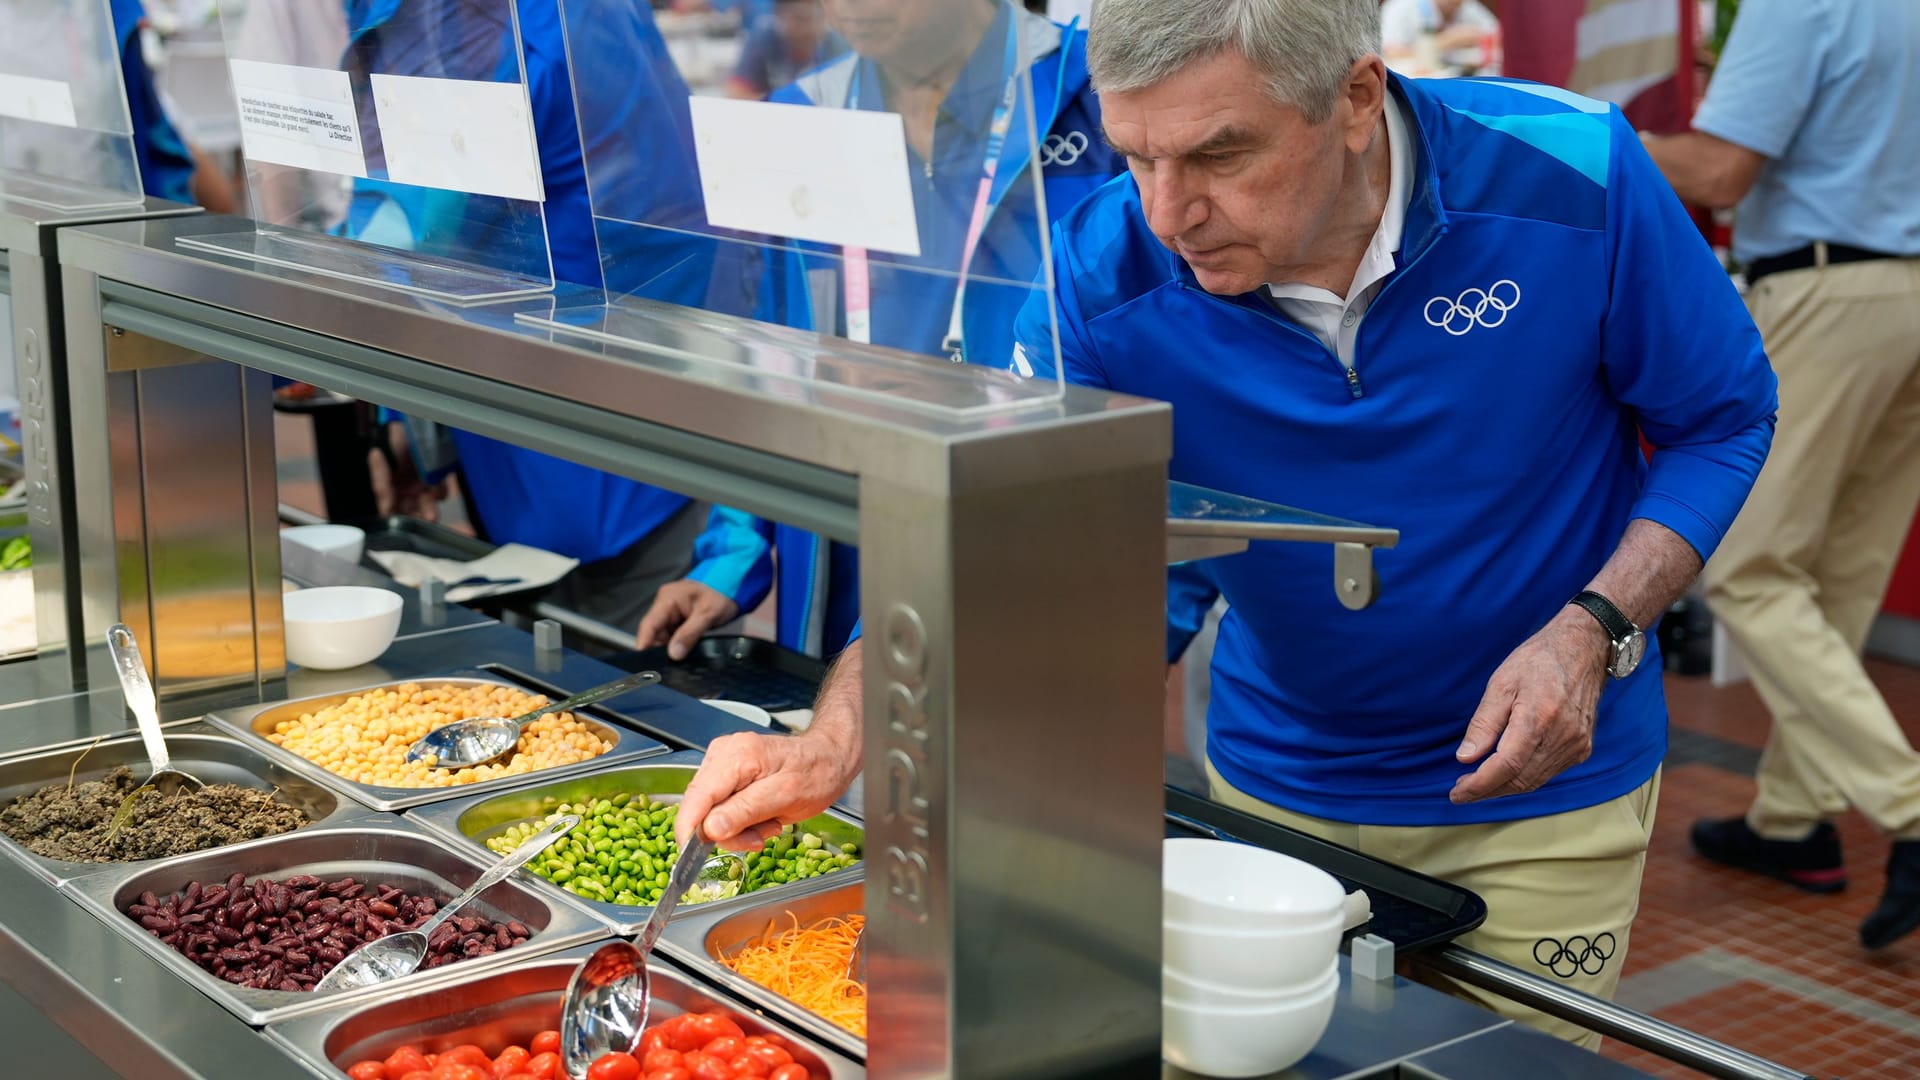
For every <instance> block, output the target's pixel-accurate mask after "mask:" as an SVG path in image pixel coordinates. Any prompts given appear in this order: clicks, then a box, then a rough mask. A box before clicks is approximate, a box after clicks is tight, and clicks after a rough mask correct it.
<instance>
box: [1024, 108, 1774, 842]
mask: <svg viewBox="0 0 1920 1080" xmlns="http://www.w3.org/2000/svg"><path fill="white" fill-rule="evenodd" d="M1392 88H1393V92H1394V93H1395V94H1397V95H1399V97H1400V100H1401V101H1402V102H1403V104H1404V105H1405V111H1406V116H1407V119H1408V122H1409V126H1410V128H1411V129H1412V131H1413V132H1414V133H1416V134H1415V140H1416V146H1415V152H1416V158H1417V160H1416V163H1415V167H1414V174H1415V175H1414V176H1413V177H1412V178H1411V179H1412V183H1411V189H1412V190H1411V198H1410V205H1409V207H1408V211H1407V218H1406V232H1405V238H1404V240H1403V248H1402V250H1401V251H1400V252H1399V256H1398V259H1397V265H1398V269H1397V270H1396V272H1395V273H1394V274H1393V276H1392V277H1391V278H1389V279H1388V282H1387V284H1386V285H1385V287H1384V288H1383V289H1382V290H1381V292H1380V293H1379V295H1378V297H1377V298H1376V299H1375V301H1374V302H1373V304H1372V306H1371V308H1370V309H1369V311H1368V312H1367V315H1366V318H1365V321H1364V322H1363V323H1362V324H1361V327H1360V334H1359V339H1358V345H1357V349H1356V357H1355V360H1356V371H1357V373H1358V375H1359V383H1358V384H1357V385H1355V386H1350V385H1349V381H1348V379H1347V376H1346V373H1345V371H1344V370H1343V369H1342V367H1341V365H1340V363H1339V360H1338V358H1337V357H1336V356H1335V355H1334V354H1333V353H1332V352H1330V351H1328V350H1327V348H1326V347H1325V346H1324V345H1322V344H1321V342H1320V341H1319V339H1318V338H1316V337H1314V336H1313V335H1312V334H1310V333H1308V332H1307V331H1305V330H1303V329H1301V328H1300V327H1298V326H1296V325H1294V324H1293V323H1291V322H1289V321H1288V320H1287V319H1286V318H1284V317H1283V316H1282V315H1280V314H1279V313H1278V312H1277V311H1276V310H1275V309H1274V308H1273V307H1272V306H1270V305H1269V304H1268V303H1267V302H1266V301H1265V300H1264V299H1263V298H1261V297H1260V296H1257V295H1249V296H1240V297H1222V296H1212V295H1209V294H1208V293H1206V292H1205V291H1203V290H1202V289H1201V288H1200V286H1199V284H1198V283H1197V281H1196V280H1195V278H1194V276H1193V274H1192V272H1191V270H1190V269H1189V268H1188V267H1187V265H1186V264H1185V263H1184V262H1183V261H1182V260H1180V259H1179V258H1178V257H1177V256H1175V255H1174V254H1172V253H1171V252H1169V251H1168V250H1167V249H1166V248H1165V247H1164V246H1162V245H1161V244H1160V242H1159V241H1158V240H1157V239H1155V237H1154V236H1153V235H1152V233H1151V232H1149V231H1148V229H1147V227H1146V224H1145V222H1144V218H1143V216H1142V213H1141V207H1140V196H1139V189H1138V188H1137V187H1136V186H1135V184H1134V183H1133V181H1132V179H1131V178H1123V179H1119V180H1116V181H1114V182H1113V183H1111V184H1109V185H1108V186H1107V187H1106V188H1104V189H1103V190H1101V191H1100V192H1099V193H1098V194H1097V195H1095V196H1094V197H1092V198H1091V199H1089V200H1087V201H1086V202H1085V203H1082V204H1081V205H1080V206H1079V207H1078V208H1076V209H1075V210H1074V211H1073V212H1072V213H1070V214H1068V215H1067V217H1066V218H1065V219H1064V220H1063V221H1061V222H1060V224H1059V225H1058V226H1057V227H1056V229H1055V232H1054V235H1055V240H1054V245H1053V250H1054V252H1055V257H1056V259H1057V260H1058V261H1057V262H1056V264H1055V265H1056V274H1057V276H1058V279H1059V305H1060V338H1061V348H1062V353H1061V356H1062V362H1063V363H1064V365H1065V374H1066V377H1067V379H1068V380H1069V381H1072V382H1075V383H1082V384H1086V385H1090V386H1098V387H1105V388H1109V389H1112V390H1116V391H1120V392H1123V393H1128V394H1136V395H1140V396H1143V397H1148V398H1158V399H1160V400H1164V401H1167V402H1170V403H1172V405H1173V407H1174V450H1173V461H1172V465H1171V475H1172V477H1173V478H1174V479H1176V480H1183V481H1188V482H1191V483H1195V484H1200V485H1203V486H1206V487H1212V488H1219V489H1223V490H1226V491H1233V492H1238V493H1243V494H1246V495H1250V496H1253V497H1256V498H1262V499H1268V500H1272V501H1274V502H1279V503H1284V504H1289V505H1294V506H1301V507H1307V508H1310V509H1313V510H1316V511H1319V512H1322V513H1329V514H1336V515H1339V516H1341V517H1347V518H1353V519H1357V520H1360V521H1367V522H1373V523H1377V524H1380V525H1387V526H1393V527H1396V528H1398V529H1399V530H1400V531H1401V538H1402V539H1401V544H1400V546H1399V547H1398V548H1395V549H1392V550H1387V551H1382V552H1380V553H1379V554H1378V556H1377V563H1378V566H1379V572H1380V577H1381V581H1382V593H1381V596H1380V599H1379V601H1378V602H1377V603H1375V604H1374V605H1373V606H1372V607H1371V608H1369V609H1367V610H1365V611H1361V612H1349V611H1346V610H1345V609H1343V608H1341V607H1340V605H1339V602H1338V601H1337V600H1336V599H1335V597H1334V593H1333V590H1332V589H1331V588H1329V587H1328V585H1327V552H1326V549H1325V548H1324V547H1316V546H1313V545H1307V544H1285V543H1264V544H1255V545H1253V547H1252V548H1251V549H1250V550H1249V551H1248V552H1246V553H1245V554H1243V555H1239V556H1235V557H1233V558H1226V559H1218V560H1213V561H1211V562H1209V563H1206V564H1205V566H1204V573H1205V576H1206V577H1207V578H1209V579H1211V580H1212V581H1213V582H1214V583H1215V584H1216V585H1218V587H1219V588H1220V590H1221V592H1222V593H1224V594H1225V596H1226V597H1227V600H1228V602H1229V603H1230V604H1231V605H1232V609H1231V611H1229V613H1228V614H1227V617H1226V620H1225V622H1224V624H1223V625H1222V626H1221V628H1220V639H1219V644H1218V646H1217V651H1216V652H1215V654H1214V661H1213V687H1212V702H1211V707H1210V711H1209V712H1208V716H1207V726H1208V744H1207V750H1208V755H1209V756H1210V757H1211V758H1212V759H1213V761H1214V764H1215V765H1216V767H1218V768H1219V770H1220V772H1221V774H1222V775H1223V776H1224V777H1225V778H1226V779H1227V781H1228V782H1230V783H1231V784H1233V785H1234V786H1235V787H1237V788H1239V789H1240V790H1242V791H1245V792H1247V793H1248V794H1250V795H1253V796H1255V797H1257V798H1260V799H1263V800H1266V801H1268V802H1271V803H1274V804H1276V805H1279V806H1282V807H1285V808H1287V809H1289V810H1293V811H1297V812H1300V813H1305V814H1311V815H1314V816H1318V817H1324V818H1331V819H1334V820H1339V821H1347V822H1355V823H1360V824H1376V825H1403V826H1420V825H1442V824H1449V825H1451V824H1464V823H1470V822H1486V821H1502V820H1512V819H1517V818H1530V817H1538V816H1543V815H1547V814H1554V813H1559V812H1562V811H1567V810H1574V809H1578V808H1583V807H1588V806H1594V805H1597V804H1599V803H1602V802H1606V801H1608V800H1611V799H1614V798H1617V797H1619V796H1621V795H1623V794H1625V793H1627V792H1629V791H1632V790H1633V789H1635V788H1636V787H1638V786H1639V785H1640V784H1642V783H1644V782H1645V781H1646V780H1647V779H1648V778H1649V777H1651V776H1652V775H1653V773H1654V770H1655V769H1656V768H1658V767H1659V764H1660V760H1661V758H1662V757H1663V755H1664V753H1665V749H1666V719H1667V716H1666V702H1665V698H1664V695H1663V691H1662V685H1661V664H1660V657H1659V655H1658V653H1657V650H1655V649H1653V648H1651V641H1650V642H1649V644H1650V648H1649V652H1648V656H1647V659H1646V662H1645V663H1643V664H1642V665H1641V667H1640V669H1639V670H1638V671H1637V672H1636V673H1635V674H1633V675H1632V676H1630V677H1629V678H1626V679H1624V680H1620V681H1617V682H1613V683H1611V684H1610V685H1608V686H1607V688H1606V689H1605V691H1604V692H1603V694H1602V696H1601V699H1600V705H1599V717H1598V721H1597V724H1596V727H1595V731H1594V739H1593V755H1592V757H1590V758H1589V759H1588V760H1587V761H1586V762H1584V763H1582V764H1580V765H1576V766H1574V767H1572V768H1570V769H1568V770H1566V771H1565V772H1563V773H1561V774H1560V775H1559V776H1558V777H1556V778H1555V779H1553V780H1552V781H1551V782H1549V783H1548V784H1547V785H1546V786H1545V787H1543V788H1541V789H1540V790H1538V791H1535V792H1532V793H1529V794H1525V795H1515V796H1509V797H1505V798H1499V799H1493V800H1490V801H1486V802H1479V803H1473V804H1469V805H1464V806H1455V805H1453V804H1451V803H1450V802H1448V799H1447V795H1448V792H1449V791H1450V790H1451V789H1452V788H1453V785H1454V783H1455V781H1456V780H1457V779H1458V778H1459V777H1460V776H1462V775H1464V774H1465V773H1467V772H1469V771H1470V769H1468V768H1466V767H1463V766H1462V765H1460V764H1459V763H1458V762H1457V761H1455V760H1454V756H1453V755H1454V751H1455V749H1456V748H1457V747H1458V746H1459V743H1460V740H1461V738H1462V736H1463V735H1464V734H1465V731H1466V726H1467V721H1468V719H1469V718H1470V717H1471V716H1472V715H1473V712H1474V710H1475V708H1476V707H1477V706H1478V704H1479V702H1480V699H1481V695H1482V694H1483V693H1484V691H1485V689H1486V685H1487V680H1488V679H1489V678H1490V677H1491V676H1492V675H1493V672H1494V670H1495V669H1496V668H1497V667H1498V666H1499V665H1500V663H1501V662H1502V661H1503V660H1505V659H1506V657H1507V655H1508V653H1510V652H1511V651H1512V650H1513V649H1514V648H1515V647H1516V646H1518V645H1520V644H1521V643H1522V642H1523V641H1525V640H1526V639H1527V638H1528V637H1530V636H1532V635H1533V634H1534V633H1535V632H1536V631H1537V630H1538V629H1539V628H1540V627H1542V626H1544V625H1545V624H1546V623H1547V621H1548V620H1549V619H1551V618H1552V617H1553V616H1554V615H1555V614H1556V613H1557V612H1558V611H1559V610H1560V609H1561V608H1562V607H1563V606H1564V605H1565V604H1566V603H1567V602H1568V600H1569V599H1570V598H1571V597H1572V596H1574V594H1576V593H1577V592H1579V591H1580V590H1581V589H1582V588H1584V587H1585V586H1586V584H1587V582H1588V581H1589V580H1591V578H1592V576H1593V574H1594V573H1595V572H1597V571H1598V570H1599V569H1600V567H1601V566H1602V565H1603V564H1604V563H1605V562H1606V560H1607V559H1608V557H1609V556H1610V555H1611V554H1612V553H1613V550H1614V548H1615V546H1616V545H1617V543H1618V541H1619V540H1620V537H1621V535H1622V533H1623V532H1624V531H1625V530H1626V527H1627V524H1628V522H1629V521H1630V520H1631V519H1633V518H1646V519H1649V520H1651V521H1654V522H1657V523H1659V524H1661V525H1664V526H1666V527H1667V528H1669V529H1672V530H1673V531H1674V532H1675V533H1677V534H1679V535H1680V536H1682V537H1684V538H1685V539H1686V540H1687V542H1688V543H1690V544H1691V545H1692V546H1693V548H1694V549H1695V550H1696V551H1697V552H1699V554H1700V555H1701V556H1702V558H1705V557H1706V556H1708V555H1711V554H1712V553H1713V550H1714V547H1715V546H1716V545H1717V544H1718V543H1719V541H1720V538H1721V536H1722V534H1723V533H1724V532H1725V530H1726V528H1727V527H1728V525H1730V524H1731V523H1732V521H1733V519H1734V515H1735V514H1736V513H1737V512H1738V511H1739V509H1740V506H1741V503H1742V502H1743V501H1744V500H1745V499H1746V496H1747V490H1748V488H1749V487H1750V486H1751V484H1752V482H1753V479H1754V477H1755V475H1756V474H1757V473H1758V472H1759V469H1760V465H1761V462H1762V461H1763V460H1764V459H1765V457H1766V452H1767V448H1768V446H1769V445H1770V443H1771V441H1772V433H1773V415H1774V408H1775V397H1774V387H1775V382H1774V376H1773V372H1772V370H1771V369H1770V368H1769V366H1768V364H1767V359H1766V356H1765V354H1764V353H1763V352H1762V349H1761V344H1760V339H1759V335H1758V333H1757V332H1756V331H1755V330H1754V326H1753V323H1752V321H1751V320H1750V319H1749V318H1748V317H1747V312H1746V308H1745V307H1744V305H1743V304H1742V303H1741V300H1740V297H1739V295H1738V294H1737V293H1736V292H1735V290H1734V288H1733V286H1732V285H1731V284H1730V283H1729V282H1728V280H1727V275H1726V273H1725V272H1724V271H1723V270H1722V269H1721V267H1720V265H1719V263H1718V262H1717V261H1716V260H1715V259H1714V257H1713V255H1712V253H1711V252H1710V251H1709V250H1708V248H1707V246H1706V244H1705V243H1704V242H1703V241H1702V240H1701V238H1700V235H1699V232H1698V231H1697V230H1695V229H1694V228H1693V227H1692V225H1691V223H1690V222H1689V220H1688V218H1687V216H1686V213H1685V212H1684V211H1683V210H1682V209H1681V206H1680V203H1679V201H1678V200H1677V199H1676V198H1675V197H1674V195H1673V192H1672V190H1671V189H1670V188H1669V187H1668V186H1667V183H1666V181H1665V180H1664V179H1663V178H1662V177H1661V175H1660V173H1659V172H1658V170H1656V169H1655V167H1654V166H1653V164H1652V162H1651V161H1650V160H1649V159H1648V158H1647V156H1646V154H1645V152H1644V151H1643V150H1642V149H1641V146H1640V141H1639V139H1638V137H1637V136H1636V135H1635V134H1634V131H1633V129H1632V128H1631V127H1630V126H1629V125H1628V124H1627V123H1626V121H1625V120H1624V119H1623V118H1622V117H1621V115H1620V113H1619V111H1618V110H1617V109H1613V108H1612V107H1610V106H1607V105H1603V104H1600V103H1597V102H1593V101H1588V100H1586V99H1584V98H1579V97H1576V96H1574V95H1572V94H1569V93H1567V92H1565V91H1560V90H1554V89H1551V88H1546V87H1540V86H1533V85H1528V84H1521V83H1514V82H1503V81H1473V80H1458V81H1441V82H1423V81H1415V80H1404V79H1399V78H1397V77H1396V78H1394V79H1393V81H1392ZM1046 326H1047V322H1046V312H1045V311H1044V310H1043V309H1042V308H1040V307H1038V306H1034V305H1030V306H1029V307H1028V308H1027V309H1026V310H1025V311H1023V312H1022V313H1021V316H1020V324H1019V328H1018V334H1019V337H1020V340H1021V341H1022V342H1023V343H1024V346H1023V351H1024V353H1025V355H1026V357H1027V360H1028V366H1029V367H1030V368H1032V369H1034V370H1035V371H1036V373H1044V374H1046V375H1048V376H1049V377H1050V376H1051V374H1052V369H1051V365H1050V364H1049V363H1047V362H1046V361H1048V360H1050V359H1051V342H1052V335H1051V334H1050V333H1049V332H1048V331H1047V329H1046ZM1043 346H1044V347H1043ZM1018 366H1019V365H1017V364H1016V369H1018ZM1639 433H1644V434H1645V436H1646V437H1647V439H1648V441H1649V442H1651V443H1652V444H1653V445H1654V446H1655V447H1656V452H1655V453H1654V455H1653V459H1652V463H1651V467H1649V465H1648V463H1647V461H1646V459H1645V458H1644V457H1643V455H1642V454H1641V452H1640V447H1639V444H1638V440H1637V435H1638V434H1639ZM1650 636H1651V635H1650Z"/></svg>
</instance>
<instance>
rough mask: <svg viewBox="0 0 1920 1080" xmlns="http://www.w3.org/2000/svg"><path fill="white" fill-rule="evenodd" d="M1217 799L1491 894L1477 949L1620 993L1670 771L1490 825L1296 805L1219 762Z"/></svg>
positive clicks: (1570, 982)
mask: <svg viewBox="0 0 1920 1080" xmlns="http://www.w3.org/2000/svg"><path fill="white" fill-rule="evenodd" d="M1207 779H1208V780H1209V781H1210V782H1211V783H1212V785H1213V795H1212V797H1213V799H1214V801H1216V802H1220V803H1224V804H1226V805H1228V806H1231V807H1233V808H1234V809H1236V810H1241V811H1244V812H1246V813H1249V814H1253V815H1255V816H1258V817H1263V818H1266V819H1267V820H1269V821H1274V822H1278V823H1279V824H1282V825H1285V826H1287V827H1288V828H1291V829H1297V830H1299V831H1300V832H1303V833H1307V834H1309V835H1312V836H1317V837H1320V838H1321V839H1323V840H1331V841H1332V842H1334V843H1336V844H1339V845H1341V846H1343V847H1349V848H1352V849H1354V850H1355V851H1359V852H1362V853H1364V854H1367V855H1372V856H1374V857H1375V858H1380V859H1385V860H1386V861H1388V862H1391V863H1395V864H1398V865H1400V866H1404V867H1406V868H1408V869H1410V870H1417V871H1419V872H1420V873H1423V874H1427V875H1429V876H1432V877H1437V878H1440V879H1442V880H1444V881H1450V882H1453V883H1454V884H1456V885H1459V886H1461V887H1462V888H1466V889H1471V890H1473V891H1474V892H1476V893H1478V894H1480V897H1481V899H1483V900H1485V901H1486V902H1487V921H1486V922H1485V923H1483V924H1481V926H1480V928H1479V929H1478V930H1475V931H1474V932H1473V933H1471V934H1467V935H1465V936H1463V937H1461V938H1460V939H1459V944H1460V945H1462V946H1465V947H1466V948H1469V949H1472V950H1473V951H1475V952H1478V953H1481V954H1483V955H1486V956H1491V957H1493V958H1494V959H1496V960H1502V961H1505V962H1506V963H1509V964H1512V965H1513V966H1515V967H1517V968H1521V969H1523V970H1526V971H1531V972H1534V973H1536V974H1539V975H1543V976H1545V977H1547V978H1551V979H1554V980H1556V981H1558V982H1561V983H1564V984H1565V985H1567V986H1571V987H1574V988H1575V989H1578V990H1582V991H1585V992H1586V993H1589V994H1593V995H1596V996H1598V997H1603V998H1606V999H1608V1000H1612V998H1613V992H1614V989H1615V988H1616V987H1618V986H1619V985H1620V970H1621V968H1623V967H1625V966H1626V962H1627V939H1628V936H1629V935H1630V933H1631V932H1632V930H1633V919H1634V916H1635V915H1636V914H1638V912H1639V910H1640V872H1641V870H1642V869H1644V868H1645V866H1646V859H1647V841H1648V839H1649V838H1650V837H1651V836H1652V835H1653V813H1654V806H1655V804H1656V803H1657V802H1658V801H1659V798H1660V776H1659V774H1658V773H1656V774H1654V777H1653V779H1651V780H1649V781H1647V782H1646V783H1645V784H1642V785H1641V786H1640V787H1639V788H1637V789H1635V790H1633V791H1631V792H1628V793H1627V794H1626V795H1623V796H1621V797H1620V798H1618V799H1614V800H1613V801H1611V802H1606V803H1601V804H1600V805H1599V806H1591V807H1588V808H1586V809H1585V810H1570V811H1568V812H1566V813H1564V814H1552V815H1549V816H1547V817H1539V818H1529V819H1526V820H1523V821H1505V822H1495V823H1492V824H1487V825H1451V826H1431V827H1412V828H1402V827H1397V826H1385V825H1349V824H1345V823H1342V822H1337V821H1327V820H1324V819H1322V818H1316V817H1308V816H1307V815H1305V814H1296V813H1294V812H1292V811H1291V810H1283V809H1281V808H1279V807H1277V806H1272V805H1270V804H1268V803H1264V802H1261V801H1260V800H1258V799H1255V798H1254V797H1252V796H1250V795H1247V794H1245V793H1244V792H1241V791H1237V790H1235V789H1234V788H1233V786H1232V785H1230V784H1228V783H1227V782H1226V781H1225V780H1224V779H1222V778H1221V776H1220V773H1219V771H1218V770H1216V769H1215V768H1214V767H1213V763H1212V762H1211V761H1209V762H1208V763H1207ZM1422 978H1423V979H1426V980H1427V981H1431V982H1434V983H1436V985H1438V986H1439V988H1440V989H1443V990H1446V991H1447V992H1448V993H1451V994H1454V995H1456V996H1458V997H1462V998H1466V999H1467V1000H1469V1001H1472V1002H1474V1003H1476V1004H1478V1005H1481V1006H1484V1007H1485V1008H1488V1009H1491V1010H1492V1011H1494V1012H1496V1013H1498V1014H1500V1015H1501V1016H1504V1017H1506V1018H1508V1019H1510V1020H1517V1021H1519V1022H1521V1023H1524V1024H1528V1025H1530V1026H1532V1027H1535V1028H1538V1029H1540V1030H1541V1031H1545V1032H1547V1033H1548V1034H1550V1035H1555V1036H1558V1037H1560V1038H1563V1039H1566V1040H1567V1041H1569V1042H1574V1043H1578V1044H1580V1045H1582V1046H1585V1047H1587V1048H1588V1049H1597V1048H1598V1047H1599V1045H1600V1036H1598V1035H1596V1034H1594V1033H1592V1032H1590V1031H1587V1030H1586V1029H1585V1028H1581V1027H1577V1026H1575V1025H1573V1024H1569V1023H1567V1022H1566V1021H1564V1020H1556V1019H1554V1018H1552V1017H1550V1016H1546V1015H1544V1014H1541V1013H1538V1012H1535V1011H1533V1010H1532V1009H1528V1008H1524V1007H1522V1006H1520V1005H1516V1004H1514V1003H1513V1002H1511V1001H1508V1000H1506V999H1505V998H1500V997H1495V996H1493V995H1490V994H1488V993H1486V992H1485V991H1482V990H1479V989H1476V988H1474V987H1470V986H1463V985H1459V984H1456V983H1453V982H1452V980H1448V979H1443V978H1441V977H1439V976H1431V975H1423V976H1422Z"/></svg>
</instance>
